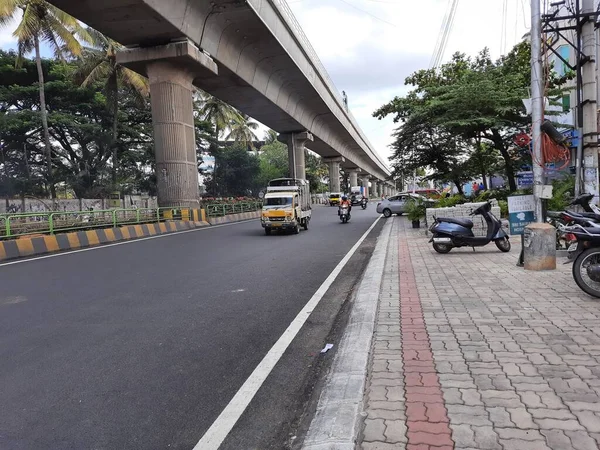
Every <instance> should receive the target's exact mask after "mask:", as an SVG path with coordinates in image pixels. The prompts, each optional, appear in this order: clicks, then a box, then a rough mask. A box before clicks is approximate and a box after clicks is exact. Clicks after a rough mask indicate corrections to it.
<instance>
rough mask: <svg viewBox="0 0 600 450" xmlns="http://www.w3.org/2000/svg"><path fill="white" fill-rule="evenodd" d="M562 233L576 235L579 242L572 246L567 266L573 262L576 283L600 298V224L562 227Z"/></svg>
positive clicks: (588, 223) (577, 224)
mask: <svg viewBox="0 0 600 450" xmlns="http://www.w3.org/2000/svg"><path fill="white" fill-rule="evenodd" d="M560 231H561V232H562V233H569V234H572V235H574V236H575V239H576V240H577V242H576V243H574V244H571V247H570V248H569V253H568V260H567V264H568V263H569V262H573V270H572V273H573V279H574V280H575V283H577V286H579V288H580V289H581V290H582V291H584V292H586V293H587V294H589V295H591V296H592V297H597V298H600V224H597V223H594V222H587V223H584V224H582V223H576V224H574V225H570V226H561V230H560Z"/></svg>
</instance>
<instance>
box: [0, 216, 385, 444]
mask: <svg viewBox="0 0 600 450" xmlns="http://www.w3.org/2000/svg"><path fill="white" fill-rule="evenodd" d="M375 217H376V215H375V208H374V205H370V206H369V208H368V209H367V210H366V211H362V210H360V209H358V210H357V209H356V208H354V209H353V217H352V220H351V222H350V223H348V224H345V225H343V224H340V223H339V221H338V219H337V216H336V214H335V209H334V208H327V207H316V208H315V210H314V218H313V221H312V222H311V227H310V229H309V231H302V232H301V233H300V234H299V235H297V236H296V235H272V236H264V233H263V230H262V228H261V227H260V224H259V223H258V222H256V221H253V222H249V223H242V224H236V225H233V226H227V227H220V228H211V229H204V230H201V231H195V232H191V233H185V234H177V235H170V236H166V237H162V238H159V239H152V240H146V241H141V242H135V243H129V244H125V245H117V246H112V247H103V248H99V249H97V250H92V251H86V252H80V253H69V254H65V255H61V256H58V257H53V258H48V259H39V260H31V261H27V262H24V263H22V264H16V265H6V266H0V361H1V363H0V405H1V407H0V449H2V450H4V449H11V450H13V449H14V450H19V449H27V450H29V449H33V448H35V449H38V450H42V449H52V450H56V449H163V448H175V449H191V448H192V447H193V446H194V445H195V444H196V443H197V442H198V440H199V439H200V438H201V437H202V435H203V434H204V432H205V431H206V430H207V429H208V428H209V427H210V425H211V424H212V423H213V421H214V420H215V419H216V418H217V417H218V415H219V414H220V412H221V411H222V410H223V408H224V407H225V406H226V405H227V404H228V402H229V401H230V399H231V398H232V397H233V395H234V394H235V393H236V392H237V390H238V389H239V387H240V386H241V385H242V384H243V382H244V381H245V380H246V378H247V377H248V376H249V375H250V373H252V371H253V370H254V368H255V367H256V366H257V364H258V363H259V362H260V361H261V359H262V358H263V356H264V355H265V354H266V353H267V352H268V351H269V349H270V348H271V346H272V345H273V344H274V343H275V342H276V341H277V339H278V338H279V336H280V335H281V334H282V332H283V331H284V330H285V329H286V328H287V326H288V325H289V324H290V322H291V321H292V320H293V319H294V317H295V316H296V314H297V313H298V312H299V311H300V310H301V309H302V307H303V306H304V305H305V303H306V302H307V301H308V300H309V298H310V297H311V296H312V295H313V294H314V292H315V291H316V290H317V288H318V287H319V286H320V285H321V283H322V282H323V281H324V280H325V279H326V278H327V276H328V275H329V273H330V272H331V271H332V270H333V269H334V267H335V266H336V265H337V264H338V262H339V261H340V260H341V259H342V258H343V257H344V255H345V254H346V253H347V252H348V250H349V249H350V248H351V247H352V246H353V245H354V244H355V243H356V241H357V240H358V239H359V238H360V236H361V235H362V234H363V233H364V232H365V231H366V230H367V229H368V227H369V226H370V225H371V224H372V223H373V221H374V219H375ZM377 233H378V228H376V229H375V230H374V231H373V233H372V236H371V237H370V239H369V240H368V241H365V246H364V248H362V249H361V251H359V252H357V254H356V255H355V257H353V259H352V260H351V264H349V265H348V268H347V270H345V271H344V273H343V274H342V276H341V277H340V279H339V280H338V281H337V282H336V283H335V284H334V286H332V288H331V289H330V292H328V296H329V297H330V298H324V301H323V302H322V305H320V306H319V308H318V310H317V311H315V313H314V314H313V316H311V319H310V320H309V322H308V323H307V325H306V326H305V328H303V330H302V332H301V333H300V335H299V336H298V338H297V339H296V340H295V341H294V343H293V344H292V345H291V346H290V349H289V350H288V352H286V355H285V356H284V358H282V361H281V362H280V364H279V365H278V366H277V367H276V370H275V371H274V372H273V374H272V376H271V377H270V378H269V379H268V380H267V381H268V383H265V386H264V387H263V388H261V391H260V392H259V395H257V397H256V399H255V401H253V402H252V403H251V405H250V406H249V408H248V410H247V413H245V414H244V416H243V417H242V419H241V420H240V422H239V424H238V426H236V428H235V429H234V432H233V433H232V434H231V436H230V437H229V438H228V441H226V443H225V444H224V446H223V448H237V449H245V448H248V449H250V448H261V449H264V448H283V447H284V440H285V439H287V435H288V434H293V432H294V431H296V430H299V429H301V428H302V426H303V425H302V423H304V424H305V423H306V420H307V414H308V411H309V409H310V402H309V397H310V395H311V393H312V392H313V387H314V385H316V384H317V383H318V377H319V373H318V369H319V368H322V366H323V364H324V363H323V360H319V359H318V358H319V355H318V350H319V348H317V346H320V345H321V344H322V343H323V342H324V340H325V339H334V338H335V336H337V335H339V334H340V332H341V331H340V326H341V325H340V322H339V314H338V313H339V312H340V311H343V310H344V308H345V307H347V300H348V298H349V294H350V292H351V288H352V286H353V283H354V282H355V281H356V280H357V279H358V277H359V276H360V273H361V271H362V269H363V268H364V265H365V263H366V261H367V260H368V257H369V256H370V251H371V250H372V246H373V242H374V240H375V238H376V235H377ZM342 325H343V324H342ZM288 430H293V431H291V432H290V433H288ZM286 445H287V444H286Z"/></svg>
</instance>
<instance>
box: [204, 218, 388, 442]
mask: <svg viewBox="0 0 600 450" xmlns="http://www.w3.org/2000/svg"><path fill="white" fill-rule="evenodd" d="M379 219H380V217H377V219H375V222H373V224H372V225H371V226H370V227H369V229H368V230H367V231H366V232H365V234H363V235H362V236H361V237H360V239H359V240H358V242H356V244H354V247H352V248H351V249H350V251H349V252H348V253H346V256H344V258H343V259H342V260H341V261H340V262H339V263H338V265H337V266H336V267H335V269H333V272H331V273H330V274H329V276H328V277H327V279H326V280H325V281H324V282H323V284H321V286H319V289H317V292H315V293H314V295H313V296H312V297H311V299H310V300H309V301H308V303H307V304H306V305H304V308H302V311H300V312H299V313H298V315H297V316H296V317H295V318H294V320H293V321H292V323H291V324H290V325H289V326H288V327H287V329H286V330H285V331H284V332H283V334H282V335H281V337H280V338H279V339H278V340H277V342H275V344H274V345H273V347H271V349H270V350H269V352H268V353H267V354H266V355H265V357H264V358H263V359H262V361H261V362H260V363H259V364H258V366H256V368H255V369H254V371H253V372H252V374H250V376H249V377H248V379H247V380H246V381H245V382H244V384H243V385H242V387H241V388H240V389H239V390H238V391H237V392H236V394H235V395H234V397H233V398H232V399H231V401H230V402H229V404H228V405H227V406H226V407H225V409H224V410H223V411H222V412H221V414H220V415H219V417H217V420H215V421H214V422H213V424H212V425H211V426H210V428H209V429H208V431H207V432H206V433H205V434H204V436H202V439H200V441H199V442H198V443H197V444H196V446H195V447H194V450H217V449H218V448H219V446H220V445H221V444H222V443H223V441H224V440H225V438H226V437H227V435H228V434H229V432H230V431H231V429H232V428H233V427H234V425H235V424H236V422H237V421H238V420H239V418H240V417H241V415H242V414H243V412H244V411H245V409H246V408H247V407H248V405H249V404H250V402H251V401H252V399H253V398H254V396H255V395H256V393H257V392H258V390H259V389H260V387H261V386H262V384H263V383H264V382H265V380H266V379H267V377H268V376H269V374H270V373H271V371H272V370H273V368H274V367H275V365H276V364H277V362H278V361H279V359H280V358H281V356H282V355H283V353H284V352H285V351H286V350H287V348H288V347H289V345H290V344H291V343H292V340H293V339H294V338H295V337H296V335H297V334H298V332H299V331H300V329H301V328H302V326H303V325H304V323H305V322H306V320H307V319H308V317H309V316H310V315H311V313H312V312H313V310H314V309H315V308H316V307H317V305H318V304H319V302H320V301H321V299H322V298H323V296H324V295H325V293H326V292H327V290H328V289H329V288H330V286H331V285H332V284H333V282H334V281H335V279H336V278H337V276H338V275H339V274H340V272H341V271H342V269H343V268H344V266H345V265H346V264H347V263H348V261H349V260H350V258H352V255H354V253H355V252H356V250H357V249H358V247H360V244H362V243H363V241H364V240H365V239H366V238H367V236H368V235H369V233H370V232H371V230H373V228H375V225H377V222H378V221H379Z"/></svg>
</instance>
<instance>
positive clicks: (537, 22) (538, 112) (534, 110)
mask: <svg viewBox="0 0 600 450" xmlns="http://www.w3.org/2000/svg"><path fill="white" fill-rule="evenodd" d="M542 74H543V72H542V16H541V11H540V0H531V138H532V145H533V157H532V166H533V198H534V202H535V210H534V213H535V220H536V222H544V215H543V211H542V198H541V193H542V187H543V184H544V179H543V178H544V167H543V165H542V164H543V161H542V130H541V126H542V120H543V117H544V110H543V108H544V96H543V91H542V80H543V77H542Z"/></svg>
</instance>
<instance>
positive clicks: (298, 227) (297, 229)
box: [293, 221, 300, 234]
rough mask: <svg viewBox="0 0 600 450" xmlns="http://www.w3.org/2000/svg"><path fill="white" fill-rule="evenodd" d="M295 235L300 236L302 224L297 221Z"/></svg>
mask: <svg viewBox="0 0 600 450" xmlns="http://www.w3.org/2000/svg"><path fill="white" fill-rule="evenodd" d="M293 232H294V234H300V222H298V221H296V226H295V227H294V229H293Z"/></svg>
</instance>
